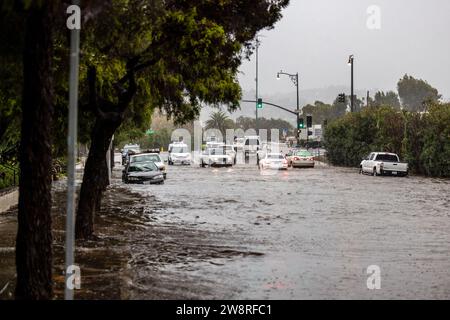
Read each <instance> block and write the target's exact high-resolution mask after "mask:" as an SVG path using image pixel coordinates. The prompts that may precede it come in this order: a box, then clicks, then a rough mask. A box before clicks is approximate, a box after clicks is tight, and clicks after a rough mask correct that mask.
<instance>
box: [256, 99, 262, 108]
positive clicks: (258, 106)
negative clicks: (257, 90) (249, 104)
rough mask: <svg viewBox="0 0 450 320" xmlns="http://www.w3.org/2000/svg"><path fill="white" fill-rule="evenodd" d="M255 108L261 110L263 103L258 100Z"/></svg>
mask: <svg viewBox="0 0 450 320" xmlns="http://www.w3.org/2000/svg"><path fill="white" fill-rule="evenodd" d="M256 107H257V108H258V109H262V107H263V101H262V99H261V98H258V103H257V104H256Z"/></svg>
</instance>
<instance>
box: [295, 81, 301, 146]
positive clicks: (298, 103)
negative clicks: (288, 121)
mask: <svg viewBox="0 0 450 320" xmlns="http://www.w3.org/2000/svg"><path fill="white" fill-rule="evenodd" d="M295 84H296V86H297V147H298V146H299V145H300V134H299V133H298V130H299V127H300V94H299V89H298V72H297V73H296V74H295Z"/></svg>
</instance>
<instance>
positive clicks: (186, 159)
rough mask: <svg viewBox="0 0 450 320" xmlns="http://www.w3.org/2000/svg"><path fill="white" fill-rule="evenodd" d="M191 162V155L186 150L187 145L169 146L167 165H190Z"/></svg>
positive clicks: (175, 144) (176, 144)
mask: <svg viewBox="0 0 450 320" xmlns="http://www.w3.org/2000/svg"><path fill="white" fill-rule="evenodd" d="M191 162H192V156H191V153H190V152H189V150H188V146H187V144H184V143H174V144H171V145H169V158H168V163H169V165H174V164H181V165H190V164H191Z"/></svg>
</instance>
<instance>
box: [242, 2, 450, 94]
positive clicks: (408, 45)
mask: <svg viewBox="0 0 450 320" xmlns="http://www.w3.org/2000/svg"><path fill="white" fill-rule="evenodd" d="M371 5H377V6H378V7H379V8H380V10H381V28H380V29H379V30H377V29H375V30H370V29H369V28H368V27H367V20H368V19H369V17H370V15H369V14H368V13H367V9H368V7H369V6H371ZM449 13H450V1H449V0H291V4H290V6H289V7H288V8H287V9H286V10H285V11H284V17H283V18H282V20H281V21H280V22H279V23H278V24H277V25H276V26H275V29H274V30H270V31H263V32H261V34H262V35H263V36H264V37H262V38H261V40H262V44H261V47H260V54H259V61H260V73H259V79H260V85H259V90H260V92H261V94H262V95H274V94H277V93H286V92H290V91H292V92H293V93H294V87H293V84H292V83H291V82H290V80H289V79H288V78H284V79H283V78H282V79H281V80H279V81H277V80H276V73H277V72H278V71H279V70H281V69H282V70H283V71H285V72H289V73H295V72H299V74H300V86H301V88H303V89H313V88H323V87H328V86H334V85H346V86H349V83H350V68H349V67H348V65H347V61H348V56H349V55H350V54H354V55H355V87H356V89H383V90H386V89H391V90H392V89H396V84H397V81H398V80H399V79H400V77H402V76H403V75H404V74H405V73H408V74H411V75H413V76H414V77H417V78H422V79H424V80H427V81H428V82H429V83H430V84H431V85H433V86H434V87H436V88H437V89H438V90H439V92H440V93H441V94H443V95H444V96H445V99H446V100H449V99H450V19H449ZM241 71H242V73H243V74H241V75H240V78H239V79H240V82H241V85H242V88H243V90H244V91H248V90H254V89H255V81H254V80H255V59H254V56H253V57H252V60H251V61H246V62H244V64H243V65H242V67H241ZM371 94H372V95H373V93H371Z"/></svg>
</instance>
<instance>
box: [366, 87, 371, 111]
mask: <svg viewBox="0 0 450 320" xmlns="http://www.w3.org/2000/svg"><path fill="white" fill-rule="evenodd" d="M366 99H367V101H366V105H367V108H368V107H370V104H369V99H370V92H369V91H368V90H367V98H366Z"/></svg>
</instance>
